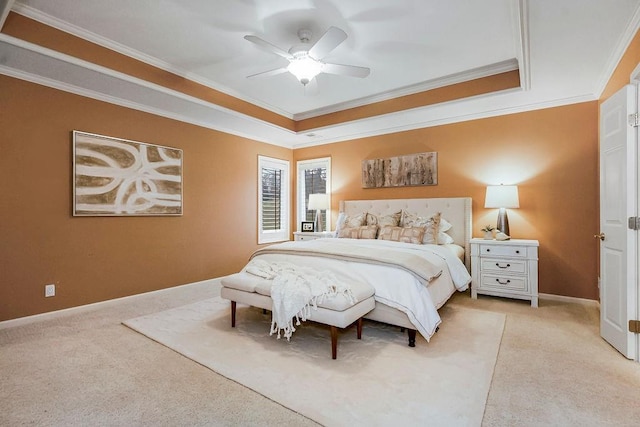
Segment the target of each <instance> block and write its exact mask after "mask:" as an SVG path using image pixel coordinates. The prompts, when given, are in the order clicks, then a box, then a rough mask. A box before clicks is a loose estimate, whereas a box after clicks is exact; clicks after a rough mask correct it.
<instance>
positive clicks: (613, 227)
mask: <svg viewBox="0 0 640 427" xmlns="http://www.w3.org/2000/svg"><path fill="white" fill-rule="evenodd" d="M635 112H636V87H635V86H633V85H627V86H625V87H624V88H622V89H621V90H620V91H618V92H617V93H616V94H615V95H613V96H611V98H609V99H607V100H606V101H605V102H604V103H603V104H602V105H601V108H600V233H601V236H602V235H603V237H604V239H603V240H602V241H601V246H600V277H601V283H600V334H601V335H602V338H604V339H605V340H606V341H607V342H609V343H610V344H611V345H612V346H613V347H615V348H616V349H617V350H618V351H619V352H620V353H622V354H623V355H624V356H625V357H627V358H629V359H636V358H637V354H636V353H637V346H636V335H635V334H633V333H631V332H629V326H628V323H629V320H630V319H637V317H636V309H637V304H636V303H637V297H636V292H637V248H636V243H637V231H634V230H631V229H630V228H629V226H628V218H629V217H635V216H637V213H636V206H637V191H638V188H637V175H636V174H637V152H636V145H637V142H636V141H637V131H636V128H635V127H633V126H631V125H629V124H628V119H627V118H628V115H629V114H632V113H635Z"/></svg>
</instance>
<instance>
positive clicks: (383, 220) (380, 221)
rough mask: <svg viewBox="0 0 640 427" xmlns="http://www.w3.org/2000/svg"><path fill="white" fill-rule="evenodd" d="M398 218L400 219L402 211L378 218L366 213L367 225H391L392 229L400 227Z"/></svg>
mask: <svg viewBox="0 0 640 427" xmlns="http://www.w3.org/2000/svg"><path fill="white" fill-rule="evenodd" d="M400 218H402V211H398V212H396V213H393V214H389V215H379V216H376V215H374V214H370V213H367V225H378V226H380V227H383V226H385V225H391V226H393V227H397V226H399V225H400Z"/></svg>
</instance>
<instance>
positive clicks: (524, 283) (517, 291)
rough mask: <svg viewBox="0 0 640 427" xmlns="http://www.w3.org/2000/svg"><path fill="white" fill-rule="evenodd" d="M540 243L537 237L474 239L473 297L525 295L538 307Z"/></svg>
mask: <svg viewBox="0 0 640 427" xmlns="http://www.w3.org/2000/svg"><path fill="white" fill-rule="evenodd" d="M538 246H539V243H538V241H537V240H521V239H511V240H504V241H498V240H484V239H471V278H472V280H473V282H472V285H471V298H474V299H475V298H477V297H478V294H485V295H493V296H498V297H507V298H517V299H526V300H531V307H537V306H538Z"/></svg>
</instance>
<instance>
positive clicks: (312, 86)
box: [304, 77, 318, 96]
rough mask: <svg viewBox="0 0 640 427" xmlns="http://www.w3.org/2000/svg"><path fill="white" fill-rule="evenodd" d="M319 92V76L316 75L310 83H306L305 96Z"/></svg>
mask: <svg viewBox="0 0 640 427" xmlns="http://www.w3.org/2000/svg"><path fill="white" fill-rule="evenodd" d="M317 94H318V78H317V77H315V78H313V79H311V81H310V82H309V83H307V84H306V85H304V95H305V96H314V95H317Z"/></svg>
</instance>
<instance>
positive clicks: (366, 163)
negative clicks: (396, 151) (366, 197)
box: [362, 151, 438, 188]
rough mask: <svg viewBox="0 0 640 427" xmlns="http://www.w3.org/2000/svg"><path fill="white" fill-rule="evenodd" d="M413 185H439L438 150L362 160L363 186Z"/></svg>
mask: <svg viewBox="0 0 640 427" xmlns="http://www.w3.org/2000/svg"><path fill="white" fill-rule="evenodd" d="M411 185H438V153H437V152H435V151H432V152H427V153H417V154H407V155H404V156H396V157H388V158H384V159H371V160H363V161H362V187H363V188H383V187H404V186H411Z"/></svg>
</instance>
